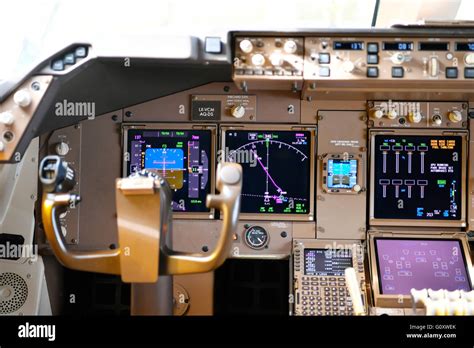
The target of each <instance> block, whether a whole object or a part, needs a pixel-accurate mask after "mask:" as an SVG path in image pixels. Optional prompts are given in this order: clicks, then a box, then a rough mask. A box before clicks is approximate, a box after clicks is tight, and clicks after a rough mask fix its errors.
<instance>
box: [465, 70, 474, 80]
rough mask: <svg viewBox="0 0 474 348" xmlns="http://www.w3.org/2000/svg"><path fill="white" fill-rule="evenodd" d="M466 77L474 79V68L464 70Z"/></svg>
mask: <svg viewBox="0 0 474 348" xmlns="http://www.w3.org/2000/svg"><path fill="white" fill-rule="evenodd" d="M464 77H465V78H466V79H474V68H464Z"/></svg>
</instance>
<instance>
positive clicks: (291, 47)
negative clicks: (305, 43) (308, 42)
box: [283, 40, 298, 54]
mask: <svg viewBox="0 0 474 348" xmlns="http://www.w3.org/2000/svg"><path fill="white" fill-rule="evenodd" d="M297 48H298V45H297V44H296V42H294V41H293V40H288V41H287V42H285V45H284V46H283V50H284V51H285V52H286V53H288V54H292V53H295V52H296V50H297Z"/></svg>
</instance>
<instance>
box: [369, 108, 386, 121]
mask: <svg viewBox="0 0 474 348" xmlns="http://www.w3.org/2000/svg"><path fill="white" fill-rule="evenodd" d="M370 115H371V116H372V118H377V119H379V118H382V117H383V111H382V110H380V109H374V110H372V111H371V113H370Z"/></svg>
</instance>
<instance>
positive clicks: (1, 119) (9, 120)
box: [0, 111, 15, 126]
mask: <svg viewBox="0 0 474 348" xmlns="http://www.w3.org/2000/svg"><path fill="white" fill-rule="evenodd" d="M13 122H15V116H14V115H13V114H12V113H11V112H10V111H5V112H2V113H0V123H1V124H4V125H6V126H10V125H12V124H13Z"/></svg>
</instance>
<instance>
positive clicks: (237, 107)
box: [230, 105, 245, 118]
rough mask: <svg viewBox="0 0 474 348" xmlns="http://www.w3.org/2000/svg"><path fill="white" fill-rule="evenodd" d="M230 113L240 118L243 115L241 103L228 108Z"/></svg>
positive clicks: (243, 108) (243, 109)
mask: <svg viewBox="0 0 474 348" xmlns="http://www.w3.org/2000/svg"><path fill="white" fill-rule="evenodd" d="M230 114H231V115H232V116H234V117H235V118H242V117H244V115H245V107H243V106H242V105H234V106H233V107H232V109H230Z"/></svg>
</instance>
